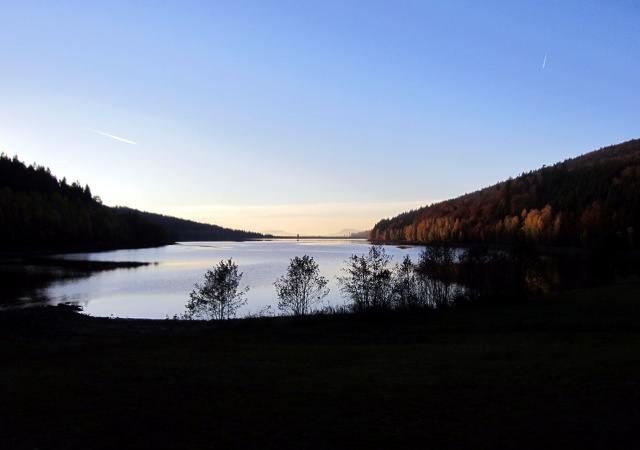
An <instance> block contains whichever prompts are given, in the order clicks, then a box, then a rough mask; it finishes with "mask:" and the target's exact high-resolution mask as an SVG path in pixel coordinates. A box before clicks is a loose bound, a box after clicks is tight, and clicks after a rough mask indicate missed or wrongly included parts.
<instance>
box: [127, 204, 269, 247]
mask: <svg viewBox="0 0 640 450" xmlns="http://www.w3.org/2000/svg"><path fill="white" fill-rule="evenodd" d="M115 209H116V210H117V211H121V212H123V213H133V214H137V215H139V216H140V217H141V218H143V219H144V220H146V221H148V222H151V223H153V224H155V225H158V226H160V227H162V228H163V229H165V230H166V231H167V232H168V233H169V235H170V236H171V238H172V239H173V240H175V241H237V240H244V239H258V238H263V237H269V236H268V235H264V234H261V233H255V232H253V231H244V230H235V229H232V228H224V227H221V226H218V225H210V224H206V223H200V222H194V221H192V220H186V219H179V218H177V217H171V216H165V215H162V214H155V213H150V212H146V211H138V210H135V209H131V208H126V207H118V208H115Z"/></svg>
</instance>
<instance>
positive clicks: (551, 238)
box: [370, 140, 640, 248]
mask: <svg viewBox="0 0 640 450" xmlns="http://www.w3.org/2000/svg"><path fill="white" fill-rule="evenodd" d="M639 227H640V140H632V141H628V142H625V143H622V144H618V145H614V146H611V147H606V148H602V149H600V150H597V151H593V152H590V153H587V154H585V155H582V156H580V157H577V158H573V159H569V160H566V161H564V162H561V163H557V164H555V165H553V166H550V167H543V168H542V169H539V170H536V171H532V172H528V173H524V174H522V175H521V176H519V177H517V178H515V179H509V180H507V181H504V182H501V183H498V184H496V185H494V186H491V187H488V188H485V189H482V190H479V191H476V192H473V193H471V194H466V195H463V196H461V197H458V198H455V199H452V200H447V201H444V202H440V203H436V204H433V205H430V206H425V207H423V208H420V209H417V210H413V211H409V212H405V213H403V214H400V215H398V216H396V217H394V218H392V219H384V220H381V221H380V222H378V223H377V224H376V225H375V227H374V228H373V230H372V231H371V235H370V238H371V239H372V240H373V241H378V242H417V243H499V244H511V243H516V242H522V241H526V242H530V243H533V244H540V245H563V246H585V247H587V246H602V245H616V246H621V247H626V248H637V247H638V236H637V233H638V230H639Z"/></svg>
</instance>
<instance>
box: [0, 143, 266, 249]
mask: <svg viewBox="0 0 640 450" xmlns="http://www.w3.org/2000/svg"><path fill="white" fill-rule="evenodd" d="M252 237H260V235H258V234H257V233H247V232H242V231H237V230H229V229H226V228H222V227H217V226H215V225H206V224H198V223H196V222H191V221H187V220H182V219H177V218H174V217H167V216H160V215H157V214H150V213H144V212H140V211H136V210H134V209H130V208H110V207H107V206H105V205H103V204H102V203H101V201H100V200H99V198H98V197H94V196H93V195H92V193H91V190H90V189H89V186H84V187H83V186H81V185H80V184H78V183H71V184H69V183H68V182H67V181H66V179H64V178H63V179H61V180H59V179H58V178H56V177H55V176H54V175H52V174H51V172H50V171H49V169H46V168H45V167H42V166H36V165H31V166H27V165H26V164H24V163H23V162H21V161H20V160H19V159H18V158H17V157H14V158H9V157H7V156H6V155H4V154H2V155H0V251H3V250H4V251H20V250H55V251H82V250H102V249H114V248H134V247H149V246H157V245H164V244H168V243H172V242H174V241H176V240H222V239H238V240H239V239H249V238H252Z"/></svg>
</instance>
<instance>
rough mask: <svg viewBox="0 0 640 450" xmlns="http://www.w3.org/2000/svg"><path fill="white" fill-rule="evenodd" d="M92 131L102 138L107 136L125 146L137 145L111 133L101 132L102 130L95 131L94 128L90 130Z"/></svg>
mask: <svg viewBox="0 0 640 450" xmlns="http://www.w3.org/2000/svg"><path fill="white" fill-rule="evenodd" d="M90 131H93V132H94V133H96V134H99V135H100V136H105V137H108V138H111V139H115V140H116V141H120V142H124V143H125V144H131V145H136V142H134V141H131V140H129V139H125V138H122V137H119V136H115V135H113V134H109V133H105V132H104V131H100V130H94V129H92V128H90Z"/></svg>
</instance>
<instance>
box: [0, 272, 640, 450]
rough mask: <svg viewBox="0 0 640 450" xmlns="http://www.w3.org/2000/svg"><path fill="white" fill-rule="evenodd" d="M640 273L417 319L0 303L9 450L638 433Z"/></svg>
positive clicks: (376, 444) (3, 431)
mask: <svg viewBox="0 0 640 450" xmlns="http://www.w3.org/2000/svg"><path fill="white" fill-rule="evenodd" d="M639 437H640V284H638V283H637V282H629V283H624V284H617V285H615V286H613V287H607V288H601V289H596V290H590V291H573V292H568V293H565V294H562V295H561V296H555V297H548V298H546V299H538V300H529V301H527V302H522V303H519V304H515V305H484V306H465V307H460V308H458V309H455V310H448V311H441V312H437V313H432V314H423V315H419V316H406V315H393V316H391V317H384V318H383V317H375V316H373V317H348V316H341V317H316V318H311V319H309V320H305V321H294V320H291V319H256V320H247V321H234V322H231V323H225V324H219V325H211V324H202V323H184V322H176V321H126V320H113V319H111V320H110V319H91V318H87V317H84V316H81V315H78V314H75V313H73V312H70V311H66V310H63V309H62V308H48V309H46V310H42V309H31V310H27V311H20V312H14V313H4V314H0V449H59V448H69V449H94V448H99V449H124V448H157V449H190V448H216V449H217V448H238V449H253V448H266V449H305V448H313V449H316V448H317V449H333V448H350V449H351V448H375V449H384V448H436V449H437V448H469V449H501V448H504V449H548V448H563V449H570V448H577V449H590V448H599V449H614V448H629V449H635V448H640V441H639V440H638V438H639Z"/></svg>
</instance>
